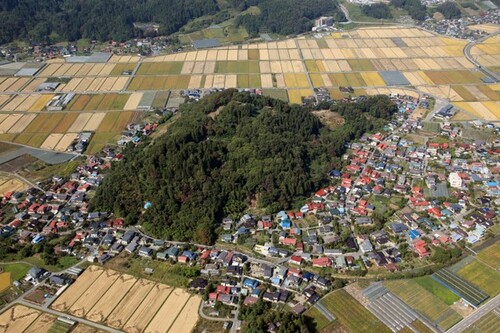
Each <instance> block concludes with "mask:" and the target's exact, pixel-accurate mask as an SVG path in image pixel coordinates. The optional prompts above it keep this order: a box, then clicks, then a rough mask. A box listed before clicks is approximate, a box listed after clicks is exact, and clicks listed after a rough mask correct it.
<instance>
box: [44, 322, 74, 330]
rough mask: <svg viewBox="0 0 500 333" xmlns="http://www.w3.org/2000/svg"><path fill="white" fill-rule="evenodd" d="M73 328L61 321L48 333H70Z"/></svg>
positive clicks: (55, 323)
mask: <svg viewBox="0 0 500 333" xmlns="http://www.w3.org/2000/svg"><path fill="white" fill-rule="evenodd" d="M70 329H71V326H70V325H69V324H66V323H63V322H62V321H60V320H56V321H55V322H54V324H53V325H52V326H51V327H50V329H49V332H48V333H66V332H69V331H70Z"/></svg>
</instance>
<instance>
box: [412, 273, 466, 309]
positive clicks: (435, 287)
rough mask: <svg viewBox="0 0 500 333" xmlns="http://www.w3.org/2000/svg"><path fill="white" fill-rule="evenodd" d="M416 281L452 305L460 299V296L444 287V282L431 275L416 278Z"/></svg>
mask: <svg viewBox="0 0 500 333" xmlns="http://www.w3.org/2000/svg"><path fill="white" fill-rule="evenodd" d="M415 282H417V283H418V284H419V285H420V286H422V287H423V288H424V289H425V290H427V291H429V292H431V293H433V294H434V295H436V296H437V297H439V298H440V299H441V300H442V301H444V302H445V303H446V304H448V305H452V304H453V303H455V302H456V301H458V300H459V299H460V297H458V296H457V295H455V294H454V293H453V292H452V291H450V290H449V289H448V288H446V287H444V286H443V285H442V284H440V283H439V282H437V281H436V280H434V279H433V278H432V277H431V276H422V277H419V278H416V279H415Z"/></svg>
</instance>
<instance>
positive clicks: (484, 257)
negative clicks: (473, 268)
mask: <svg viewBox="0 0 500 333" xmlns="http://www.w3.org/2000/svg"><path fill="white" fill-rule="evenodd" d="M477 257H478V259H479V260H481V261H482V262H484V263H485V264H487V265H488V266H491V267H492V268H494V269H498V268H500V242H496V243H495V244H493V245H491V246H489V247H487V248H486V249H484V250H482V251H481V252H479V254H478V255H477Z"/></svg>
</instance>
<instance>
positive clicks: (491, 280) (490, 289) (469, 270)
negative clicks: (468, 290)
mask: <svg viewBox="0 0 500 333" xmlns="http://www.w3.org/2000/svg"><path fill="white" fill-rule="evenodd" d="M458 275H459V276H460V277H462V278H464V279H465V280H467V281H469V282H470V283H471V284H473V285H475V286H477V287H479V288H480V289H482V290H484V291H485V292H486V293H487V294H488V295H489V296H490V297H494V296H496V295H497V294H498V293H499V292H500V273H498V272H497V271H495V270H494V269H492V268H491V267H489V266H487V265H485V264H483V263H482V262H480V261H478V260H474V261H473V262H471V263H470V264H468V265H466V266H465V267H463V268H462V269H460V270H459V271H458Z"/></svg>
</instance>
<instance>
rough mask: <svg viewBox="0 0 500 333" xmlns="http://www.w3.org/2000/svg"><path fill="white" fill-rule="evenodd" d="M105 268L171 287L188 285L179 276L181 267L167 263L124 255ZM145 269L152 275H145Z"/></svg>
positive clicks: (183, 278)
mask: <svg viewBox="0 0 500 333" xmlns="http://www.w3.org/2000/svg"><path fill="white" fill-rule="evenodd" d="M105 266H106V267H107V268H111V269H114V270H117V271H120V272H124V273H127V274H131V275H133V276H135V277H138V278H145V279H149V280H153V281H157V282H160V283H164V284H168V285H170V286H173V287H186V286H187V284H188V283H189V279H188V278H186V277H184V276H182V275H180V274H179V273H180V266H181V265H172V264H170V263H168V262H160V261H157V260H152V259H140V258H133V257H130V256H129V255H127V254H125V253H122V254H120V255H119V256H117V257H115V258H113V259H112V260H110V261H109V262H108V263H106V265H105ZM145 268H152V269H153V274H146V273H145V272H144V269H145Z"/></svg>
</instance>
